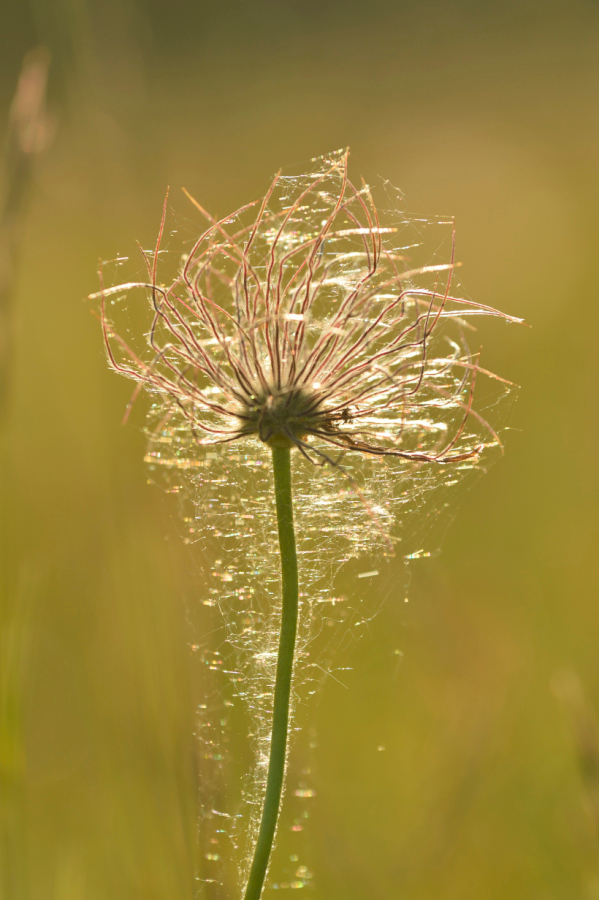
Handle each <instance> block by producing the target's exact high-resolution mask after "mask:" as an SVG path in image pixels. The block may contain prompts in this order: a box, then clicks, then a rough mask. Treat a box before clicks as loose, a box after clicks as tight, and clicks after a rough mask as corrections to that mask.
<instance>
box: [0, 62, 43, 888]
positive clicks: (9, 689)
mask: <svg viewBox="0 0 599 900" xmlns="http://www.w3.org/2000/svg"><path fill="white" fill-rule="evenodd" d="M49 64H50V56H49V53H48V51H47V50H45V49H44V48H40V49H38V50H34V51H32V52H31V53H28V54H27V55H26V57H25V59H24V61H23V65H22V68H21V73H20V76H19V80H18V84H17V88H16V91H15V95H14V98H13V101H12V104H11V108H10V114H9V127H8V140H7V145H6V154H5V165H4V184H3V194H2V197H1V200H0V470H1V474H0V507H1V511H2V512H1V515H2V523H3V526H4V527H3V528H2V530H1V532H0V535H1V536H0V547H1V550H0V658H1V663H0V794H1V796H0V807H1V812H0V830H1V834H0V840H1V847H0V852H1V856H2V859H1V860H0V873H1V875H0V892H1V893H0V896H2V898H4V897H6V898H10V900H19V898H21V897H25V896H26V895H27V891H26V888H25V878H26V876H25V873H26V868H27V867H26V861H25V856H26V854H25V831H26V829H25V823H24V808H25V797H24V794H25V765H26V758H25V741H24V735H23V730H24V724H23V719H24V716H23V690H24V682H25V678H26V671H27V668H28V665H27V663H28V657H29V635H30V630H31V629H30V624H31V610H30V604H29V603H27V602H24V599H23V598H24V591H23V584H22V580H23V579H22V576H23V572H22V567H21V565H20V561H19V558H18V554H17V552H16V548H15V535H14V529H13V528H12V527H11V524H10V523H11V522H14V518H13V516H12V515H11V509H12V508H13V505H14V504H13V501H12V486H13V479H12V474H11V472H12V466H11V464H10V453H9V439H8V434H7V428H6V424H7V414H8V412H9V408H10V396H11V382H12V368H13V332H14V292H15V280H16V269H17V260H18V256H19V243H20V233H21V224H22V219H23V213H24V209H25V206H26V202H27V197H28V194H29V189H30V186H31V182H32V176H33V169H34V160H35V158H36V156H38V155H39V153H41V152H42V150H44V149H45V148H46V147H47V145H48V141H49V140H50V138H51V131H52V129H51V127H50V124H49V122H50V120H49V119H48V116H47V115H46V93H47V83H48V69H49Z"/></svg>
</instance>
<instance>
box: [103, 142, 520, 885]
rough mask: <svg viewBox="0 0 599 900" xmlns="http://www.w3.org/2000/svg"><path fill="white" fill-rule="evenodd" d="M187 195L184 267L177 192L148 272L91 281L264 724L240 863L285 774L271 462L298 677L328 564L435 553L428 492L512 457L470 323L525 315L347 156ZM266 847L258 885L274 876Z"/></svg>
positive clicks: (235, 669)
mask: <svg viewBox="0 0 599 900" xmlns="http://www.w3.org/2000/svg"><path fill="white" fill-rule="evenodd" d="M390 192H391V189H390V188H389V187H388V186H387V193H388V194H389V193H390ZM188 197H189V200H190V201H191V203H192V204H193V206H194V207H195V208H196V210H197V211H198V212H199V213H200V215H201V216H202V217H203V218H204V220H205V226H204V227H203V229H202V230H201V232H200V234H199V236H198V237H197V239H195V240H194V241H193V242H192V244H191V246H189V247H188V249H187V251H186V253H185V255H184V257H183V260H182V261H181V262H180V263H179V264H178V266H177V268H176V270H175V271H174V272H173V273H172V275H171V276H170V278H169V279H167V280H166V282H165V280H164V276H163V268H164V267H168V264H169V263H168V257H169V253H170V245H171V243H172V240H173V238H175V237H178V235H175V234H174V233H169V231H168V228H167V215H168V214H169V209H168V205H167V202H166V201H165V205H164V210H163V216H162V222H161V225H160V229H159V234H158V239H157V242H156V245H155V247H154V248H153V250H151V251H142V258H143V264H144V267H145V273H144V275H143V277H142V278H141V279H139V280H134V281H130V282H128V283H126V284H122V285H118V286H116V287H109V288H105V289H103V290H102V291H101V292H100V295H98V296H101V299H102V324H103V331H104V339H105V345H106V349H107V353H108V359H109V363H110V365H111V367H112V368H113V369H115V370H116V371H117V372H119V373H120V374H123V375H125V376H127V377H129V378H131V379H133V380H134V381H136V382H137V388H136V390H135V393H134V397H133V399H135V397H136V396H137V393H138V391H139V389H141V388H144V389H145V390H146V391H147V392H148V393H149V394H150V396H151V398H152V407H151V411H150V424H149V426H148V438H149V447H148V453H147V462H148V464H149V465H150V468H151V470H152V471H154V472H156V471H158V470H162V471H164V472H165V473H167V479H168V480H169V483H170V486H171V489H172V490H174V491H177V492H179V493H181V494H182V495H184V496H185V497H187V498H190V499H191V500H192V502H193V507H192V508H193V510H194V513H193V514H192V515H191V516H188V517H187V518H186V524H187V526H188V539H190V540H199V541H200V542H203V543H204V546H205V550H206V554H205V555H206V558H208V559H212V560H214V562H213V563H212V564H209V568H210V577H211V579H212V582H211V583H212V585H213V586H212V587H211V588H210V589H209V591H208V596H207V597H206V598H205V602H206V603H207V604H209V605H216V606H217V607H218V608H219V610H220V612H221V613H222V616H223V620H224V621H225V623H226V627H227V636H228V646H229V647H230V648H231V653H230V657H229V662H228V663H226V664H225V666H224V668H225V669H227V668H229V670H230V672H231V675H230V678H231V679H232V682H233V683H234V684H235V692H236V694H237V695H239V696H242V697H244V699H246V700H247V702H248V706H249V708H250V709H251V712H252V716H253V718H254V721H255V724H256V728H255V749H256V753H257V758H258V764H257V767H256V772H255V773H254V774H253V776H252V778H251V779H250V780H249V781H248V784H247V785H246V788H245V794H246V797H247V798H248V802H249V804H250V806H251V808H252V809H253V816H252V820H253V825H252V826H251V827H250V828H249V830H248V829H247V827H246V833H247V838H246V840H245V842H244V840H243V839H242V838H232V839H231V840H230V846H231V847H233V846H234V845H238V844H244V848H242V857H243V858H242V863H241V866H242V869H243V860H244V859H245V860H246V870H247V861H248V860H249V857H250V856H251V855H252V847H253V845H254V843H255V841H256V840H257V842H258V846H260V842H261V841H263V839H264V834H263V832H264V828H265V827H266V826H265V825H264V820H265V817H266V816H265V813H264V812H262V819H261V821H260V822H259V820H260V805H261V804H260V802H258V800H257V798H260V797H261V796H263V795H264V793H265V790H266V796H267V801H268V796H269V791H270V790H271V785H270V780H272V770H273V761H272V754H273V740H274V738H273V737H272V735H271V727H272V720H273V699H272V693H273V685H274V684H275V680H276V677H278V676H276V670H277V656H278V654H280V645H279V620H280V617H281V600H280V597H279V594H280V587H279V581H280V575H279V569H278V565H277V552H276V548H277V543H278V539H279V538H281V530H280V527H279V531H278V532H277V521H279V525H280V509H279V507H278V506H277V507H276V509H275V498H274V496H273V489H272V474H271V469H270V466H271V457H272V459H273V460H275V461H276V459H278V458H279V457H280V459H283V458H284V456H285V454H287V457H289V458H290V460H291V462H290V471H291V478H292V484H293V494H294V496H293V516H294V519H295V531H296V534H297V539H296V540H297V549H298V555H299V578H300V584H301V585H302V595H303V596H301V597H300V602H299V605H298V610H299V619H298V623H297V643H296V645H295V657H296V662H295V670H294V678H295V680H296V681H297V679H298V672H299V671H300V670H301V669H302V665H304V667H307V665H308V664H307V663H305V662H304V663H302V654H303V650H304V649H305V647H306V646H307V645H308V642H309V641H310V638H311V635H312V634H313V633H314V631H315V630H318V628H319V627H320V625H321V622H322V609H323V607H324V606H326V602H327V597H328V596H329V594H330V586H329V587H326V586H323V584H322V581H323V576H326V575H327V574H330V573H331V572H332V571H333V570H334V569H335V568H336V567H338V566H339V565H341V564H343V563H344V562H346V561H347V560H349V559H351V558H352V557H358V556H360V555H364V554H366V555H372V554H376V553H379V554H386V555H392V554H394V553H400V554H401V555H403V556H405V557H406V558H416V557H417V556H421V555H426V554H425V551H424V550H422V549H420V547H418V546H416V547H411V546H410V544H409V539H408V537H407V535H408V533H409V532H410V523H411V522H413V521H414V518H415V517H416V516H418V515H420V516H421V517H422V516H424V515H430V514H431V513H430V509H431V508H432V507H431V506H430V504H429V506H428V507H427V505H426V504H427V502H428V498H429V497H431V496H434V495H435V493H438V492H439V490H440V489H445V488H449V487H451V486H452V485H453V484H455V483H457V482H458V481H459V480H460V479H461V478H462V477H463V476H464V475H465V474H466V473H468V472H469V471H472V470H473V469H478V468H481V466H483V465H484V464H485V463H486V461H487V460H488V459H490V458H491V457H492V456H493V454H496V453H497V452H501V441H500V438H499V436H498V433H497V431H496V429H495V427H494V425H493V424H492V422H491V421H490V419H489V417H488V414H487V412H486V410H485V409H481V408H480V406H479V405H478V404H477V395H478V392H479V391H478V386H479V384H480V381H481V379H485V380H486V382H487V385H489V384H490V385H491V387H492V390H491V391H490V392H489V390H488V387H487V388H486V389H485V392H484V393H485V397H486V398H488V396H491V400H488V399H487V400H486V405H487V406H488V407H489V408H490V409H491V411H492V409H493V407H494V405H496V403H497V402H498V399H499V398H500V397H501V396H502V395H504V394H507V393H508V392H509V387H510V385H509V383H508V382H506V381H504V380H503V379H501V378H499V377H498V376H496V375H493V374H492V373H491V372H489V371H487V370H486V369H484V368H482V367H481V365H480V362H479V353H478V352H473V351H472V350H471V349H470V348H469V344H468V337H470V336H471V334H472V332H473V328H472V324H471V323H472V320H473V319H474V318H475V317H479V316H487V317H488V316H493V317H497V318H499V319H502V320H504V321H508V322H517V321H520V320H518V319H514V318H513V317H510V316H508V315H506V314H504V313H502V312H499V311H498V310H495V309H492V308H490V307H488V306H485V305H483V304H480V303H476V302H474V301H472V300H469V299H465V298H463V297H460V296H459V293H458V292H457V291H456V289H455V288H454V280H455V266H456V263H455V251H454V246H455V240H454V238H455V234H454V228H453V223H452V222H438V223H433V224H432V225H431V226H430V227H434V228H436V229H438V230H439V231H441V232H444V233H445V234H446V235H447V244H448V253H447V258H446V259H445V260H442V261H439V262H437V261H435V260H433V261H428V260H427V261H425V262H424V264H423V263H422V261H421V260H420V259H418V257H421V256H422V255H423V253H426V252H427V250H426V247H422V246H421V245H422V240H421V239H420V236H417V239H416V240H415V237H414V231H415V227H414V223H410V222H409V221H407V220H405V219H403V218H402V217H401V216H400V214H399V213H397V211H396V210H393V211H392V212H391V213H390V214H389V213H385V214H384V216H382V215H380V214H379V211H378V210H377V206H376V205H375V203H374V200H373V195H372V192H371V190H370V188H369V187H368V186H366V185H364V184H362V185H359V186H358V185H354V183H353V182H352V181H351V180H350V179H349V177H348V153H347V152H346V151H339V152H337V153H333V154H331V155H329V156H326V157H322V158H320V159H318V160H315V161H314V170H313V171H312V172H310V173H309V174H307V175H291V176H290V175H281V174H280V173H279V174H278V175H277V176H276V177H275V178H274V179H273V181H272V183H271V185H270V187H269V188H268V190H267V192H266V194H265V196H264V197H263V198H262V199H260V200H257V201H254V202H252V203H248V204H247V205H245V206H243V207H242V208H241V209H239V210H237V211H236V212H235V213H232V214H231V215H228V216H227V217H226V218H224V219H220V220H216V219H214V218H213V217H212V216H211V215H210V214H209V213H208V212H206V211H205V210H204V209H203V208H202V206H201V205H200V204H199V203H198V201H197V200H195V199H193V198H192V197H190V196H189V195H188ZM420 231H421V232H423V234H424V235H425V233H426V229H425V228H424V226H423V225H421V226H420ZM179 260H180V257H179ZM140 301H141V304H142V306H144V304H145V309H146V310H147V312H148V313H149V319H148V322H147V326H146V327H145V328H143V329H139V328H137V329H135V328H134V327H133V326H131V327H130V328H129V329H127V328H126V327H122V326H121V324H120V321H119V324H118V325H117V324H116V323H115V322H113V319H114V318H116V317H117V316H118V317H121V316H122V314H123V313H124V315H125V316H126V314H127V313H128V312H129V311H130V312H131V314H132V315H134V316H137V315H138V312H137V306H138V305H139V303H140ZM475 388H476V389H477V390H475ZM285 458H286V457H285ZM276 477H277V476H276V472H275V484H277V482H276ZM277 489H278V488H277ZM279 499H280V497H279V494H277V503H278V501H279ZM289 502H290V503H291V501H289ZM290 508H291V507H290ZM425 510H428V511H426V512H425ZM277 515H279V519H277ZM281 552H282V555H283V557H284V556H285V554H284V551H283V544H281ZM294 552H295V551H294ZM283 561H284V560H283ZM372 571H374V570H369V571H368V572H367V574H368V575H370V574H371V572H372ZM358 577H360V576H358ZM361 577H363V578H366V575H365V574H364V573H362V576H361ZM325 580H326V579H325ZM283 581H284V588H285V574H284V576H283ZM402 599H403V597H402ZM283 614H284V613H283ZM232 660H234V663H233V662H232ZM212 663H214V658H212ZM210 668H212V669H215V668H218V666H214V665H213V666H211V667H210ZM275 707H276V702H275ZM292 714H293V708H292V707H291V708H290V710H288V715H291V716H292ZM283 768H284V767H283ZM281 778H282V775H281ZM250 782H251V783H250ZM267 784H268V786H267V787H265V785H267ZM280 790H281V786H280V785H279V791H280ZM277 809H278V807H277ZM276 818H277V816H276V814H275V815H274V820H275V822H276ZM272 827H273V828H274V825H273V826H272ZM221 831H222V829H221ZM273 833H274V832H273ZM256 835H258V837H257V838H256ZM269 852H270V851H269ZM257 854H258V851H256V854H254V862H253V865H252V868H251V872H250V876H249V882H248V887H247V893H246V897H247V898H248V900H249V898H250V897H258V896H259V895H260V891H261V889H262V884H263V881H264V877H265V871H266V869H265V868H264V865H266V863H264V865H263V866H262V868H263V869H264V871H262V874H261V875H259V874H257V872H256V869H257V867H258V868H259V866H258V863H257V862H256V855H257ZM211 856H212V857H215V854H214V853H212V854H211ZM220 856H222V853H220V854H219V853H217V854H216V859H217V860H218V859H219V857H220ZM246 874H247V871H246ZM260 878H261V879H262V881H260ZM213 880H218V879H213ZM252 884H253V885H254V887H252Z"/></svg>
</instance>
